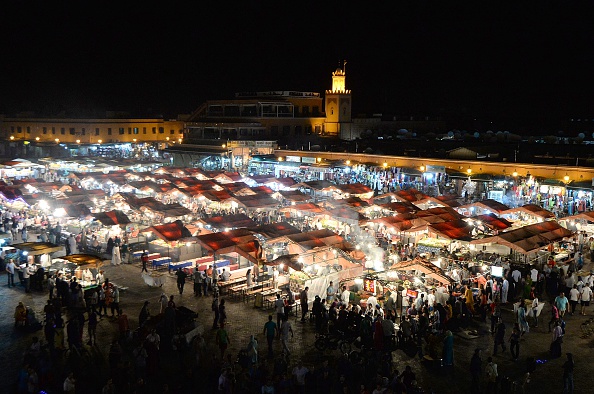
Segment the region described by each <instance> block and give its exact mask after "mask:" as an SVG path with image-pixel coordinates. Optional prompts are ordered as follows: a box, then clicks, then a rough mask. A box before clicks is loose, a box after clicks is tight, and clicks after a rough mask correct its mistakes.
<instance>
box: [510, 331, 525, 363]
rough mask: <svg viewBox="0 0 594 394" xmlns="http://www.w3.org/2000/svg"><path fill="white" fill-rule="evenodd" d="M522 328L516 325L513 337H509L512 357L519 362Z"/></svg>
mask: <svg viewBox="0 0 594 394" xmlns="http://www.w3.org/2000/svg"><path fill="white" fill-rule="evenodd" d="M521 336H522V335H521V333H520V327H519V326H518V324H515V325H514V328H513V330H512V333H511V335H510V336H509V351H510V352H511V355H512V360H514V361H518V357H519V356H520V337H521Z"/></svg>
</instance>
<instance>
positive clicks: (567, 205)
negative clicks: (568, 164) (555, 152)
mask: <svg viewBox="0 0 594 394" xmlns="http://www.w3.org/2000/svg"><path fill="white" fill-rule="evenodd" d="M570 182H571V178H570V177H569V174H567V173H565V176H564V177H563V184H564V185H565V207H567V214H568V215H571V214H572V213H573V212H570V209H569V190H568V189H567V185H569V183H570ZM564 211H565V209H564ZM571 211H573V210H571Z"/></svg>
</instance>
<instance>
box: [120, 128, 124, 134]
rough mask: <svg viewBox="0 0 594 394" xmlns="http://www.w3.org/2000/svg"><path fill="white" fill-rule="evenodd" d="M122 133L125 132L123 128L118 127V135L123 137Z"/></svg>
mask: <svg viewBox="0 0 594 394" xmlns="http://www.w3.org/2000/svg"><path fill="white" fill-rule="evenodd" d="M124 132H125V131H124V128H123V127H120V129H119V133H120V135H124Z"/></svg>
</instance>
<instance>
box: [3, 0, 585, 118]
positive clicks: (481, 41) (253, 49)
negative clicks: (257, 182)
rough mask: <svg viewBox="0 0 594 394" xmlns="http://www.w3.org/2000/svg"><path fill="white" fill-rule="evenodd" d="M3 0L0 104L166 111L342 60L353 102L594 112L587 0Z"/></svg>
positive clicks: (466, 111) (282, 85)
mask: <svg viewBox="0 0 594 394" xmlns="http://www.w3.org/2000/svg"><path fill="white" fill-rule="evenodd" d="M5 3H6V2H5ZM5 3H3V5H2V8H3V10H2V14H3V16H4V17H3V18H2V24H1V26H0V29H1V32H2V34H0V43H1V48H2V58H1V59H2V60H1V62H0V91H1V92H2V95H1V98H0V112H2V113H8V114H10V113H14V112H18V111H36V112H37V113H47V114H52V113H58V112H59V111H61V110H69V111H74V113H75V112H76V111H80V112H81V113H82V112H85V111H87V112H89V111H97V112H98V113H101V112H104V111H106V110H121V111H129V112H132V113H153V114H163V115H165V116H168V117H170V116H175V114H177V113H189V112H191V111H192V110H193V109H195V108H196V107H197V106H199V105H200V104H201V103H202V102H203V101H204V100H206V99H215V98H228V97H231V96H232V94H233V93H234V92H236V91H247V90H271V89H274V90H303V91H317V92H323V91H324V89H327V88H329V87H330V72H331V71H332V70H334V69H335V68H336V67H337V65H338V61H339V60H340V59H347V61H348V64H347V67H346V68H347V86H348V87H349V88H350V89H352V91H353V101H354V103H353V105H354V112H355V113H364V112H366V113H372V112H373V113H379V112H382V113H390V114H397V115H408V114H415V115H431V116H434V115H439V116H443V117H446V118H448V119H453V120H456V119H461V120H462V119H469V118H477V119H478V121H477V123H476V125H477V127H482V126H481V125H484V124H485V123H487V124H488V123H489V121H494V122H495V123H496V124H498V125H501V127H512V128H513V127H514V126H517V127H518V128H520V127H526V125H528V126H529V127H534V128H543V127H545V128H546V127H547V126H548V125H549V124H554V122H556V121H558V120H559V119H566V118H569V117H572V116H575V117H588V116H590V117H594V98H593V97H594V77H593V74H594V12H593V11H594V8H593V5H592V2H590V1H584V2H563V1H556V2H553V1H550V2H549V1H542V2H534V3H532V2H529V3H530V4H525V3H526V2H501V1H493V2H483V1H480V2H478V1H473V2H456V3H455V4H457V5H454V4H453V3H452V2H427V1H410V2H406V4H407V5H402V6H395V5H394V2H391V1H388V2H382V4H383V3H387V5H383V6H380V5H378V4H376V3H380V2H364V1H357V2H346V1H344V2H336V1H329V2H320V1H318V2H306V1H300V2H278V1H277V2H266V1H264V2H249V1H245V2H216V4H217V5H216V6H208V5H203V4H202V3H203V2H189V4H193V6H192V7H185V6H181V5H174V4H170V3H169V2H167V4H168V5H162V6H159V7H156V6H154V5H153V6H146V5H144V4H143V3H137V4H138V5H136V6H134V7H132V6H121V5H119V3H117V2H116V3H113V4H114V5H113V6H112V5H110V6H109V7H108V6H107V4H108V3H105V2H102V3H92V2H80V3H83V4H84V5H81V4H78V3H76V4H74V3H70V4H69V5H68V6H65V5H63V4H62V3H60V4H62V5H56V4H53V2H35V3H31V2H24V1H10V2H9V4H5ZM64 3H66V2H64ZM518 3H522V4H518ZM73 4H74V6H73ZM89 4H97V5H96V6H93V5H89ZM151 4H152V3H151ZM184 4H185V3H184ZM239 4H241V5H239ZM345 4H346V5H345ZM536 4H538V7H536V6H535V5H536ZM197 5H199V6H197ZM485 127H486V126H485ZM555 127H556V126H555Z"/></svg>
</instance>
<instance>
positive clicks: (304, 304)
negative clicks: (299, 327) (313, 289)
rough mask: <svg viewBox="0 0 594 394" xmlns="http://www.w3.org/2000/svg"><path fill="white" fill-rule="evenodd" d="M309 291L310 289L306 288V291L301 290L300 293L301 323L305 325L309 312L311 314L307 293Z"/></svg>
mask: <svg viewBox="0 0 594 394" xmlns="http://www.w3.org/2000/svg"><path fill="white" fill-rule="evenodd" d="M308 291H309V287H305V289H303V290H301V293H299V303H300V304H301V322H302V323H305V316H307V312H309V304H308V302H309V300H308V296H307V292H308Z"/></svg>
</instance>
